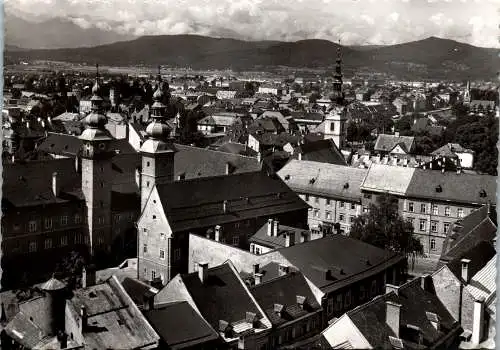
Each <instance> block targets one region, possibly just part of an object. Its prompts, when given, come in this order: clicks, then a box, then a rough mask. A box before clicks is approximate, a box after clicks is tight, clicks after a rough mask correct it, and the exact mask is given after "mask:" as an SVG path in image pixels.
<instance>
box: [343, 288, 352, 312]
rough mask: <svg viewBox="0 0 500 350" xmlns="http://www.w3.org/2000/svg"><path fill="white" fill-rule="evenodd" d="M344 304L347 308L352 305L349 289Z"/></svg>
mask: <svg viewBox="0 0 500 350" xmlns="http://www.w3.org/2000/svg"><path fill="white" fill-rule="evenodd" d="M344 306H345V307H346V308H348V307H349V306H351V291H350V290H348V291H347V292H346V293H345V297H344Z"/></svg>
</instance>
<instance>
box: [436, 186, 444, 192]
mask: <svg viewBox="0 0 500 350" xmlns="http://www.w3.org/2000/svg"><path fill="white" fill-rule="evenodd" d="M436 192H437V193H441V192H443V188H442V187H441V185H438V186H436Z"/></svg>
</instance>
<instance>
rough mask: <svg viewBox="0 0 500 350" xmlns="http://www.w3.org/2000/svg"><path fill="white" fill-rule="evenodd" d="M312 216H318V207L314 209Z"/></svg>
mask: <svg viewBox="0 0 500 350" xmlns="http://www.w3.org/2000/svg"><path fill="white" fill-rule="evenodd" d="M314 217H315V218H319V210H318V209H314Z"/></svg>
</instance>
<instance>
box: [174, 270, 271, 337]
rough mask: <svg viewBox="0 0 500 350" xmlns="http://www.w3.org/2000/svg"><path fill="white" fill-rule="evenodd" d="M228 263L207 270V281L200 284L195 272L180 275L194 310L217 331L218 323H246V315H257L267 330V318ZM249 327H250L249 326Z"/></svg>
mask: <svg viewBox="0 0 500 350" xmlns="http://www.w3.org/2000/svg"><path fill="white" fill-rule="evenodd" d="M230 265H231V263H230V262H226V263H224V264H222V265H219V266H215V267H212V268H209V269H208V270H207V274H208V275H207V279H206V281H205V282H204V283H202V282H201V281H200V278H199V276H198V273H197V272H194V273H190V274H188V275H184V276H182V280H183V282H184V285H185V287H186V289H187V290H188V292H189V294H190V295H191V297H192V299H193V301H194V303H195V304H196V307H197V308H198V310H199V311H200V313H201V315H202V316H203V318H205V320H207V322H208V323H209V324H210V325H211V326H212V327H213V328H214V329H217V330H219V321H221V320H222V321H226V322H227V323H229V324H238V323H240V322H242V321H245V319H246V316H247V312H251V313H253V314H255V315H257V316H258V318H259V319H260V320H261V322H263V323H264V327H263V328H268V327H269V326H270V325H266V323H268V321H267V320H266V316H265V315H264V314H263V313H262V312H261V310H260V308H259V306H258V305H257V303H256V302H255V300H254V299H253V297H252V295H251V294H250V292H249V291H248V289H247V287H246V285H245V283H244V282H243V281H242V280H241V279H240V277H239V276H238V274H237V273H236V271H235V270H234V268H233V267H232V266H230ZM250 328H252V327H250Z"/></svg>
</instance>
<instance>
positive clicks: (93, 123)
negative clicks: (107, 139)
mask: <svg viewBox="0 0 500 350" xmlns="http://www.w3.org/2000/svg"><path fill="white" fill-rule="evenodd" d="M100 93H101V87H100V84H99V65H98V64H96V77H95V84H94V87H93V88H92V97H91V98H90V101H91V104H92V107H91V108H92V110H91V112H90V114H89V115H87V116H86V117H85V120H84V122H85V124H87V125H88V127H89V128H90V129H100V130H104V129H105V128H104V126H105V125H106V124H107V122H108V118H107V117H106V116H105V115H104V113H103V111H102V102H103V101H104V100H103V99H102V97H101V96H100Z"/></svg>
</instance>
